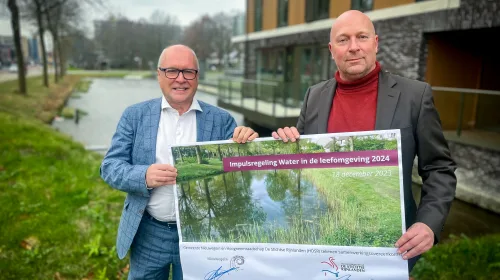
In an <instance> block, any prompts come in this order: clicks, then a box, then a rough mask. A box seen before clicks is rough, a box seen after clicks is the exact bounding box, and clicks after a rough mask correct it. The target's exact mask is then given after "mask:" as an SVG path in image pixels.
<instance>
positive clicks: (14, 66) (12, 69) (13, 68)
mask: <svg viewBox="0 0 500 280" xmlns="http://www.w3.org/2000/svg"><path fill="white" fill-rule="evenodd" d="M17 70H18V69H17V64H11V65H10V66H9V72H10V73H17Z"/></svg>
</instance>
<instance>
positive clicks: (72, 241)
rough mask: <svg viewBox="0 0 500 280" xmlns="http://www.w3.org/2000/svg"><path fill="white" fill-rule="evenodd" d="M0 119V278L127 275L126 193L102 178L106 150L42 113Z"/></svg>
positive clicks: (6, 115) (5, 115) (109, 276)
mask: <svg viewBox="0 0 500 280" xmlns="http://www.w3.org/2000/svg"><path fill="white" fill-rule="evenodd" d="M0 123H2V125H1V126H0V192H1V193H2V195H1V196H0V205H2V207H1V208H0V225H2V226H1V227H2V230H1V231H0V271H1V275H0V278H7V279H11V278H12V279H52V278H54V277H56V275H58V277H61V278H65V279H82V278H85V277H87V278H92V277H93V278H95V279H105V277H104V276H107V277H108V278H109V279H112V278H113V279H116V276H117V274H119V275H122V274H123V273H121V269H122V268H124V267H126V263H127V261H126V260H124V261H119V260H118V258H117V256H116V252H115V248H114V244H115V238H116V229H117V226H118V222H119V217H120V213H121V210H122V207H123V199H124V194H123V193H121V192H118V191H116V190H113V189H111V188H110V187H109V186H107V185H106V184H105V183H104V182H103V181H102V180H101V179H100V177H99V171H98V170H99V165H100V162H101V160H102V158H101V156H99V155H97V154H94V153H89V152H87V151H85V150H84V148H83V147H82V146H81V145H80V144H77V143H75V142H73V141H72V140H71V139H70V138H69V137H66V136H63V135H62V134H59V133H57V132H55V131H53V130H52V129H51V128H50V127H48V126H47V125H45V124H44V123H42V122H39V121H37V120H30V119H26V118H19V117H15V116H13V115H11V114H6V113H0ZM100 276H101V277H100ZM56 278H57V277H56Z"/></svg>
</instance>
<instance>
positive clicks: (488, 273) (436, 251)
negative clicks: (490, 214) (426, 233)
mask: <svg viewBox="0 0 500 280" xmlns="http://www.w3.org/2000/svg"><path fill="white" fill-rule="evenodd" d="M412 276H413V277H415V280H441V279H475V280H490V279H500V234H492V235H488V236H484V237H481V238H475V239H469V238H466V237H461V238H454V239H453V240H451V241H449V242H447V243H445V244H439V245H437V246H436V247H434V248H433V249H431V250H430V251H429V252H427V253H426V254H424V255H423V257H422V258H421V259H420V260H419V261H418V263H417V265H416V266H415V268H414V269H413V271H412Z"/></svg>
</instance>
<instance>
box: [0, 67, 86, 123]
mask: <svg viewBox="0 0 500 280" xmlns="http://www.w3.org/2000/svg"><path fill="white" fill-rule="evenodd" d="M80 79H81V77H77V76H66V77H65V78H64V79H63V80H62V81H61V82H60V83H58V84H54V83H51V84H50V87H49V88H46V87H44V86H43V80H42V77H31V78H28V79H27V87H28V95H21V94H19V93H18V92H17V87H18V83H17V80H13V81H7V82H4V83H0V112H6V113H10V114H12V115H15V116H18V117H24V118H29V119H38V120H40V121H42V122H45V123H47V122H50V121H51V120H52V119H53V118H54V117H55V116H56V114H57V113H58V112H59V110H60V109H61V107H62V106H63V105H64V103H65V101H66V99H67V98H68V96H69V95H70V94H71V92H72V91H73V89H74V87H75V86H76V85H77V84H78V82H79V81H80Z"/></svg>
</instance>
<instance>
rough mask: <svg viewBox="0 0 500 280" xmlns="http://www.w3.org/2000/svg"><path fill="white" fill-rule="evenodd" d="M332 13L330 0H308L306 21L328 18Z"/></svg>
mask: <svg viewBox="0 0 500 280" xmlns="http://www.w3.org/2000/svg"><path fill="white" fill-rule="evenodd" d="M329 14H330V0H307V1H306V22H311V21H315V20H319V19H325V18H328V17H329Z"/></svg>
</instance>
